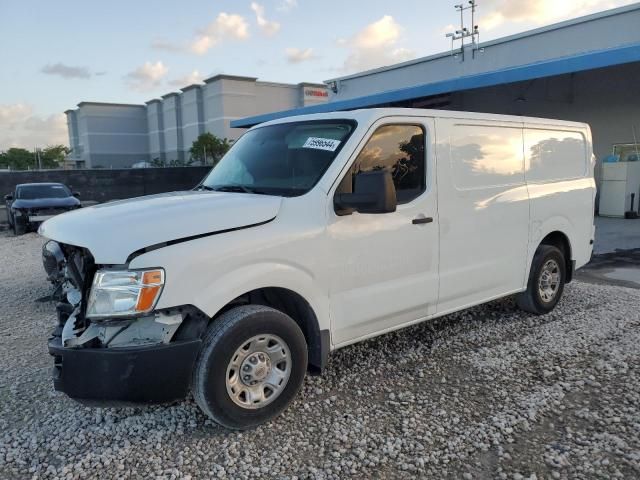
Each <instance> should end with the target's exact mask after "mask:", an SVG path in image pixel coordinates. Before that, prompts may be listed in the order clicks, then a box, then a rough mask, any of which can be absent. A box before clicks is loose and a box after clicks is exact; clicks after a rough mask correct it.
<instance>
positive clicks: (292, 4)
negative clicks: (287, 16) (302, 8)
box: [278, 0, 298, 12]
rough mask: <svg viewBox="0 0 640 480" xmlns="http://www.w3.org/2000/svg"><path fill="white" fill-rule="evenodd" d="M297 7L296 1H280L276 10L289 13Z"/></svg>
mask: <svg viewBox="0 0 640 480" xmlns="http://www.w3.org/2000/svg"><path fill="white" fill-rule="evenodd" d="M297 6H298V0H282V2H280V5H278V10H280V11H281V12H289V11H291V10H293V9H294V8H296V7H297Z"/></svg>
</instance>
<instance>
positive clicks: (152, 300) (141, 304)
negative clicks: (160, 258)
mask: <svg viewBox="0 0 640 480" xmlns="http://www.w3.org/2000/svg"><path fill="white" fill-rule="evenodd" d="M163 285H164V270H162V269H161V268H157V269H153V270H119V271H116V270H99V271H98V272H96V275H95V277H93V285H92V286H91V294H90V295H89V303H88V305H87V317H122V316H129V315H136V314H140V313H147V312H150V311H151V310H153V308H154V307H155V306H156V303H157V302H158V298H160V293H161V292H162V287H163Z"/></svg>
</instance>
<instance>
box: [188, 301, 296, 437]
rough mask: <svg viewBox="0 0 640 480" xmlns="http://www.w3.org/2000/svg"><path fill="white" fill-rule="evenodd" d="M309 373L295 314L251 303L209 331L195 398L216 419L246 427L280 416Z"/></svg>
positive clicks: (234, 426)
mask: <svg viewBox="0 0 640 480" xmlns="http://www.w3.org/2000/svg"><path fill="white" fill-rule="evenodd" d="M274 351H275V353H273V352H274ZM261 355H262V356H261ZM253 361H255V364H253V363H252V362H253ZM275 362H279V363H278V364H277V365H276V363H275ZM252 369H253V370H252ZM247 370H250V372H247ZM287 371H288V373H286V372H287ZM306 371H307V343H306V341H305V338H304V334H303V333H302V330H300V327H299V326H298V325H297V324H296V323H295V322H294V321H293V320H292V319H291V317H289V316H288V315H285V314H284V313H282V312H280V311H278V310H275V309H273V308H270V307H265V306H262V305H245V306H241V307H237V308H234V309H232V310H229V311H228V312H225V313H223V314H222V315H221V316H220V317H219V318H218V319H216V320H215V321H214V322H213V323H212V324H211V325H210V326H209V328H208V329H207V331H206V332H205V335H204V338H203V347H202V350H201V351H200V353H199V354H198V357H197V359H196V366H195V369H194V371H193V378H192V390H193V396H194V398H195V400H196V403H197V404H198V406H199V407H200V408H201V409H202V411H203V412H204V413H205V414H206V415H208V416H209V417H210V418H211V419H213V420H214V421H215V422H216V423H218V424H220V425H222V426H224V427H227V428H230V429H234V430H245V429H248V428H251V427H255V426H257V425H260V424H262V423H265V422H267V421H268V420H270V419H272V418H273V417H275V416H277V415H279V414H280V413H281V412H282V411H283V410H284V409H285V408H286V407H287V406H288V405H289V404H290V403H291V401H292V400H293V398H294V397H295V396H296V394H297V393H298V391H299V390H300V387H301V386H302V382H303V380H304V376H305V373H306ZM265 372H266V373H265ZM274 379H275V380H274ZM270 381H272V383H273V384H274V385H275V384H276V383H278V382H279V387H275V388H274V387H272V386H271V385H270V383H269V382H270ZM254 382H255V383H256V385H255V386H251V385H250V384H253V383H254ZM252 392H257V393H252ZM269 392H271V393H269ZM232 395H233V398H232ZM254 395H255V396H254ZM259 397H260V398H261V399H260V400H259V401H257V402H256V400H255V398H259ZM234 398H235V400H234ZM254 402H255V404H254Z"/></svg>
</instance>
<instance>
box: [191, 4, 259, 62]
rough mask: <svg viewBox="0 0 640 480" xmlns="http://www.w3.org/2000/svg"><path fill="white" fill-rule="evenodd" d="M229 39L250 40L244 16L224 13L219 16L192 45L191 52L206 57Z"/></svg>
mask: <svg viewBox="0 0 640 480" xmlns="http://www.w3.org/2000/svg"><path fill="white" fill-rule="evenodd" d="M227 38H230V39H234V40H246V39H247V38H249V24H248V23H247V21H246V20H245V18H244V17H243V16H241V15H237V14H234V13H233V14H229V13H224V12H222V13H220V14H218V16H217V17H216V19H215V20H214V21H213V22H211V23H210V24H209V26H208V27H207V28H205V29H204V30H202V31H201V32H200V33H199V35H198V36H197V38H196V39H195V40H194V41H193V42H192V43H191V44H190V46H189V50H190V51H191V52H193V53H196V54H198V55H204V54H205V53H207V52H208V51H209V49H211V48H212V47H214V46H216V45H218V44H219V43H220V42H222V41H223V40H225V39H227Z"/></svg>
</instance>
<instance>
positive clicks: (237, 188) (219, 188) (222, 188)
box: [209, 184, 266, 195]
mask: <svg viewBox="0 0 640 480" xmlns="http://www.w3.org/2000/svg"><path fill="white" fill-rule="evenodd" d="M209 188H211V190H214V191H216V192H238V193H254V194H258V195H266V194H265V192H262V191H260V190H256V189H255V188H252V187H247V186H246V185H235V184H234V185H216V186H215V187H213V188H212V187H209Z"/></svg>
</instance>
